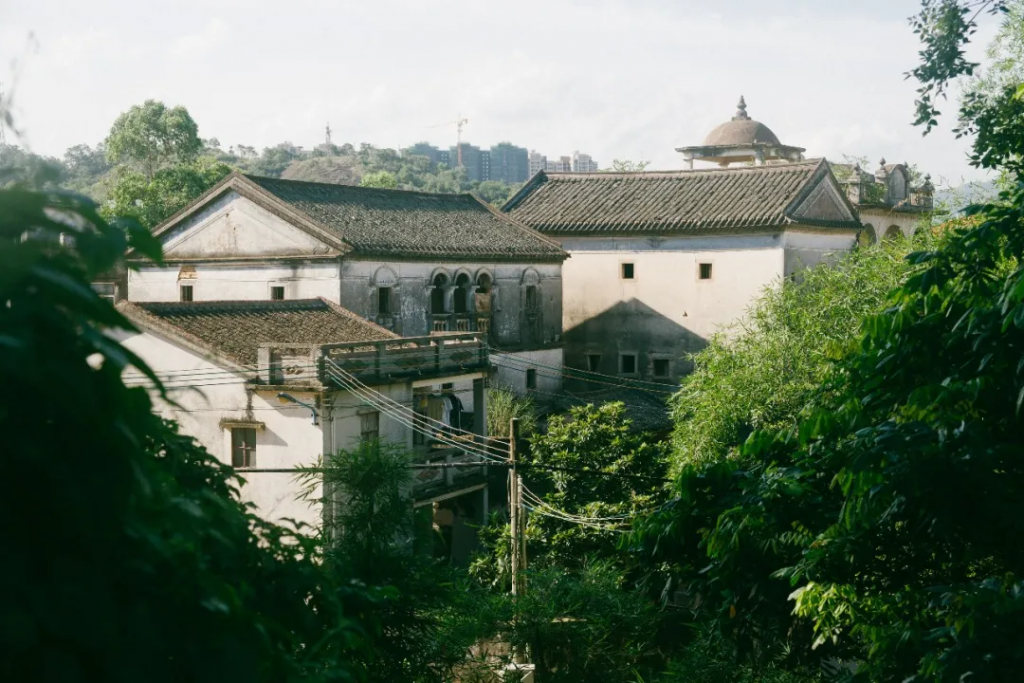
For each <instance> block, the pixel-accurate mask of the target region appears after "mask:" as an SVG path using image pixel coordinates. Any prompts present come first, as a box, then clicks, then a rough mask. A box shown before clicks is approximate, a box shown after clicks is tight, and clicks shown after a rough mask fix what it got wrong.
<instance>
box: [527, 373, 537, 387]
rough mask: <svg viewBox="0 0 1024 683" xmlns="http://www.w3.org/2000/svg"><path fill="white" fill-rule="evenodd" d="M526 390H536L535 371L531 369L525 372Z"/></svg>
mask: <svg viewBox="0 0 1024 683" xmlns="http://www.w3.org/2000/svg"><path fill="white" fill-rule="evenodd" d="M526 388H527V389H536V388H537V371H536V370H534V369H532V368H531V369H529V370H527V371H526Z"/></svg>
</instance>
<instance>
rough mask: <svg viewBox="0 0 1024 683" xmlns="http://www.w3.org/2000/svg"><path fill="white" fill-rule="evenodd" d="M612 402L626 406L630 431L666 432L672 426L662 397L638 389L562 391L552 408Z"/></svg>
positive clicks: (566, 408) (669, 386)
mask: <svg viewBox="0 0 1024 683" xmlns="http://www.w3.org/2000/svg"><path fill="white" fill-rule="evenodd" d="M671 388H672V387H671V385H666V389H671ZM666 396H667V395H666ZM615 402H621V403H622V404H623V405H624V406H625V415H624V417H625V418H626V419H627V420H629V421H630V423H631V424H630V429H631V430H632V431H636V432H667V431H669V430H670V429H672V426H673V425H672V419H671V417H670V416H669V409H668V404H667V403H666V400H665V398H662V397H661V396H658V395H656V394H652V393H651V392H648V391H642V390H639V389H630V388H609V389H601V390H598V391H589V392H576V393H574V394H569V393H565V394H563V395H562V396H561V397H559V398H557V399H556V400H555V406H554V408H555V409H556V411H559V412H568V411H569V409H570V408H574V407H576V406H580V405H585V404H588V403H592V404H594V405H603V404H605V403H615Z"/></svg>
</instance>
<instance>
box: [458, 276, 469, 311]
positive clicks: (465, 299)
mask: <svg viewBox="0 0 1024 683" xmlns="http://www.w3.org/2000/svg"><path fill="white" fill-rule="evenodd" d="M471 289H472V286H471V284H470V279H469V275H467V274H466V273H460V274H459V275H458V276H456V278H455V302H454V308H455V312H456V313H468V312H469V296H470V293H471V292H470V290H471Z"/></svg>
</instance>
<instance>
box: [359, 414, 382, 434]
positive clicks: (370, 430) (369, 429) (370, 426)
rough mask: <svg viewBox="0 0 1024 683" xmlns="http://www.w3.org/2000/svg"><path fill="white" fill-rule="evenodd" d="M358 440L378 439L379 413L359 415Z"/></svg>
mask: <svg viewBox="0 0 1024 683" xmlns="http://www.w3.org/2000/svg"><path fill="white" fill-rule="evenodd" d="M359 438H360V439H362V440H363V441H374V440H375V439H378V438H380V413H378V412H377V411H374V412H372V413H362V414H360V415H359Z"/></svg>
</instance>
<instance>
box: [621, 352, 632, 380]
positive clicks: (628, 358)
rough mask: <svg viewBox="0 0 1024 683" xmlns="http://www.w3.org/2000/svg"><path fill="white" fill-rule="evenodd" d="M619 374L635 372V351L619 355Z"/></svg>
mask: <svg viewBox="0 0 1024 683" xmlns="http://www.w3.org/2000/svg"><path fill="white" fill-rule="evenodd" d="M619 374H621V375H635V374H636V354H635V353H623V354H621V355H620V356H619Z"/></svg>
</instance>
